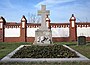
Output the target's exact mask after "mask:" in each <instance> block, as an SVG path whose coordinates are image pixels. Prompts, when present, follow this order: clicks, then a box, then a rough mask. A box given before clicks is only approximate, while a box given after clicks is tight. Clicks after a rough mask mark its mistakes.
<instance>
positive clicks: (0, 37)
mask: <svg viewBox="0 0 90 65" xmlns="http://www.w3.org/2000/svg"><path fill="white" fill-rule="evenodd" d="M5 22H6V21H5V19H4V18H3V17H0V42H4V24H5Z"/></svg>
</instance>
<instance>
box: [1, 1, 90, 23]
mask: <svg viewBox="0 0 90 65" xmlns="http://www.w3.org/2000/svg"><path fill="white" fill-rule="evenodd" d="M41 4H44V5H46V7H47V10H50V19H51V21H52V22H54V23H56V22H57V23H59V22H60V23H63V22H69V18H70V17H71V15H72V14H75V17H76V19H77V21H78V22H88V21H89V22H90V0H0V16H3V17H4V18H5V19H6V21H9V22H20V20H21V17H22V15H25V16H26V18H27V19H28V18H29V16H30V15H31V14H36V15H37V10H40V7H41Z"/></svg>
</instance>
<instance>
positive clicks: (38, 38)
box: [33, 5, 52, 45]
mask: <svg viewBox="0 0 90 65" xmlns="http://www.w3.org/2000/svg"><path fill="white" fill-rule="evenodd" d="M38 15H40V16H41V26H40V27H39V29H37V30H36V31H35V41H34V43H33V44H35V45H49V44H51V43H52V31H51V30H50V29H48V27H47V26H46V16H47V15H50V11H49V10H46V5H41V10H39V11H38Z"/></svg>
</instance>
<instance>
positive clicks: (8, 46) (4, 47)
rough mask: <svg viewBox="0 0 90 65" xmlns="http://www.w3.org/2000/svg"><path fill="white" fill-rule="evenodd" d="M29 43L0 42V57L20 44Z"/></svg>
mask: <svg viewBox="0 0 90 65" xmlns="http://www.w3.org/2000/svg"><path fill="white" fill-rule="evenodd" d="M28 44H31V43H6V42H0V59H2V58H3V57H4V56H6V55H7V54H9V53H10V52H11V51H13V50H14V49H16V48H17V47H18V46H20V45H28Z"/></svg>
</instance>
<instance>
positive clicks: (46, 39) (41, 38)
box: [33, 29, 52, 45]
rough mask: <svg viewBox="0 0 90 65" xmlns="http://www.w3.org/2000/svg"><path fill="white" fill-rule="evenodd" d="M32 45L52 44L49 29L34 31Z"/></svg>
mask: <svg viewBox="0 0 90 65" xmlns="http://www.w3.org/2000/svg"><path fill="white" fill-rule="evenodd" d="M33 44H34V45H50V44H52V31H51V30H50V29H46V30H41V29H37V30H36V31H35V41H34V43H33Z"/></svg>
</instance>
